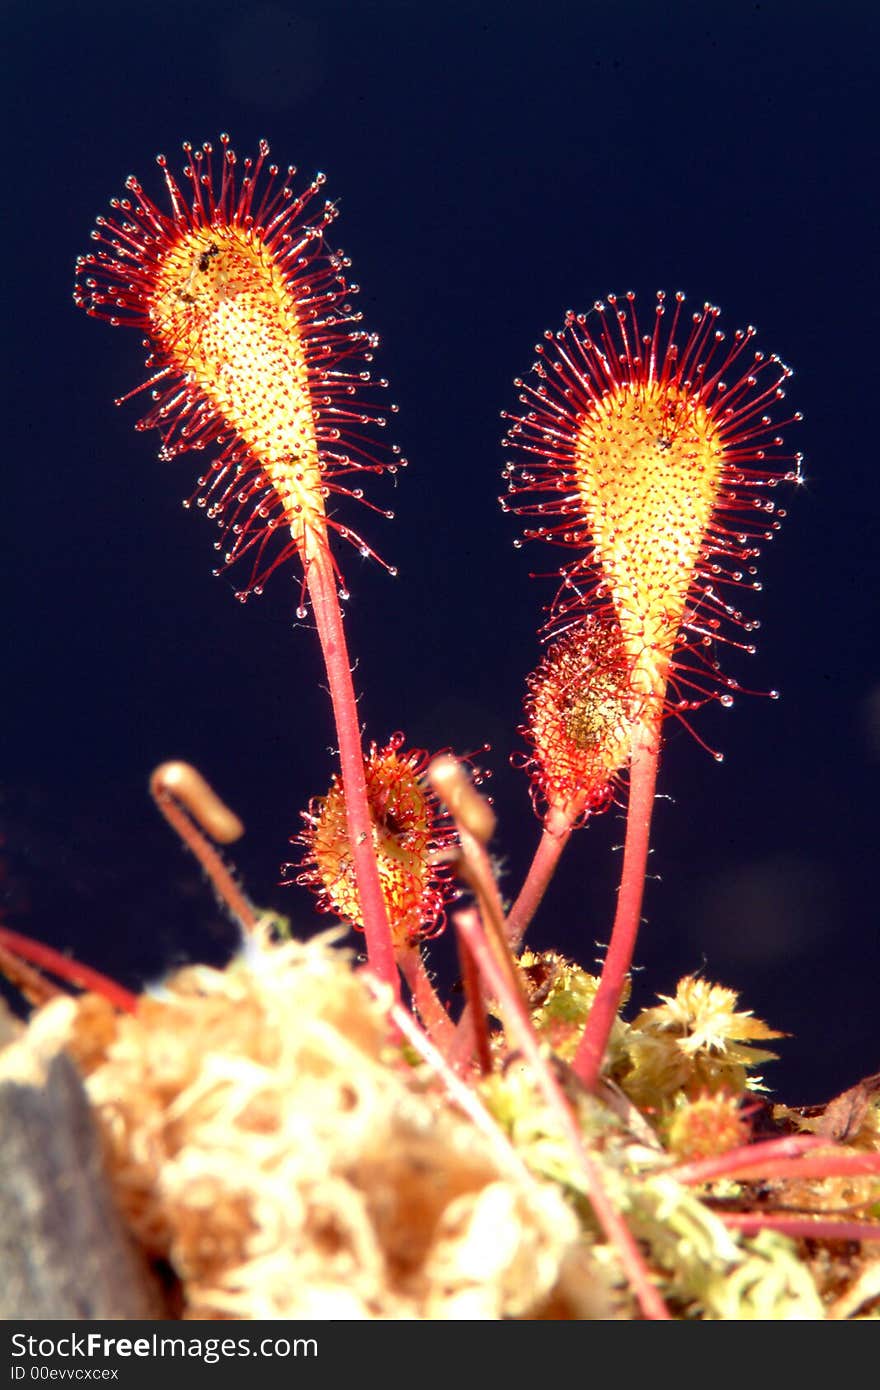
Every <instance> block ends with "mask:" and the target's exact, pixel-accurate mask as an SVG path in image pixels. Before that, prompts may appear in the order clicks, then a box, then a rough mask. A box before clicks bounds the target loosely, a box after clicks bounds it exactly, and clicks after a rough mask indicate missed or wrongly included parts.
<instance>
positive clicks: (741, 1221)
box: [716, 1211, 880, 1241]
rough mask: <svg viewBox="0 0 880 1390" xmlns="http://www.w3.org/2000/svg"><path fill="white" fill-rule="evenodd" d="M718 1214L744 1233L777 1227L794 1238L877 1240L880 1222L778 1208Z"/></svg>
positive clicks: (781, 1233) (783, 1233) (879, 1232)
mask: <svg viewBox="0 0 880 1390" xmlns="http://www.w3.org/2000/svg"><path fill="white" fill-rule="evenodd" d="M716 1215H717V1216H719V1217H720V1219H721V1220H722V1221H723V1222H724V1224H725V1226H730V1227H732V1228H733V1229H735V1230H737V1231H742V1233H743V1235H746V1236H753V1235H757V1233H758V1231H778V1232H779V1234H780V1235H783V1236H791V1237H792V1239H793V1240H859V1241H861V1240H878V1241H880V1223H878V1222H876V1221H875V1222H872V1221H840V1220H838V1219H837V1218H836V1217H833V1216H829V1217H821V1216H792V1215H788V1214H785V1215H781V1214H777V1213H775V1212H769V1211H765V1212H751V1211H722V1212H717V1213H716Z"/></svg>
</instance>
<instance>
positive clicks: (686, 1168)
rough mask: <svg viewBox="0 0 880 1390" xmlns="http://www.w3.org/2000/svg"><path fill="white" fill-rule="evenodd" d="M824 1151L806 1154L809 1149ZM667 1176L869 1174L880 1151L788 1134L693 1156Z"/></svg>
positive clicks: (691, 1179) (878, 1164)
mask: <svg viewBox="0 0 880 1390" xmlns="http://www.w3.org/2000/svg"><path fill="white" fill-rule="evenodd" d="M815 1149H822V1150H823V1152H822V1153H821V1154H819V1153H810V1155H809V1157H807V1156H806V1154H807V1153H808V1152H809V1151H810V1150H815ZM668 1173H669V1176H670V1177H673V1178H675V1179H676V1181H677V1182H683V1183H689V1184H690V1183H704V1182H716V1181H717V1180H718V1178H725V1179H728V1178H733V1179H737V1178H749V1177H754V1176H756V1175H758V1176H760V1177H762V1178H836V1177H858V1176H870V1175H873V1174H876V1173H880V1153H853V1152H852V1150H845V1149H835V1148H833V1147H831V1148H830V1147H829V1142H828V1140H827V1139H824V1138H822V1136H821V1135H791V1136H789V1137H788V1138H785V1139H768V1140H767V1141H766V1142H765V1143H761V1144H744V1145H742V1147H740V1148H736V1149H728V1151H727V1153H723V1154H715V1155H713V1157H711V1158H699V1159H694V1160H693V1162H691V1163H680V1164H678V1166H677V1167H675V1168H670V1169H669V1170H668Z"/></svg>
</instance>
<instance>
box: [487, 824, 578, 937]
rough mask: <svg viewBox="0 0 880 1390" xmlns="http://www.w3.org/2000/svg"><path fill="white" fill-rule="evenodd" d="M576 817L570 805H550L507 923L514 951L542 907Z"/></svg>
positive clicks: (507, 931) (507, 932)
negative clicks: (532, 857) (533, 854)
mask: <svg viewBox="0 0 880 1390" xmlns="http://www.w3.org/2000/svg"><path fill="white" fill-rule="evenodd" d="M576 820H577V814H573V815H572V814H569V811H568V809H563V808H562V807H560V806H551V807H550V809H549V810H548V812H547V814H546V816H545V817H544V829H543V832H542V834H541V839H540V840H539V842H538V848H537V849H536V850H535V857H534V859H533V860H532V862H531V864H530V865H529V871H528V873H527V874H526V878H525V882H524V883H523V886H522V888H521V889H520V891H519V896H518V897H517V900H516V902H515V903H514V904H513V907H512V908H511V909H510V912H509V913H508V914H507V921H506V922H505V924H504V933H505V936H506V937H507V944H508V945H509V946H510V948H511V950H514V951H515V950H516V949H517V948H518V947H519V945H520V943H521V941H522V939H523V937H524V936H525V932H526V928H527V927H528V925H529V923H530V922H531V920H532V918H533V917H534V915H535V913H536V912H537V910H538V908H539V907H540V905H541V901H542V899H543V897H544V894H545V893H546V891H547V886H548V884H549V882H550V880H551V878H552V877H553V875H554V873H555V872H556V865H557V864H558V863H559V859H560V856H561V854H562V851H563V850H564V849H565V846H566V845H567V844H568V841H569V837H570V835H571V832H572V830H573V828H574V825H575V821H576Z"/></svg>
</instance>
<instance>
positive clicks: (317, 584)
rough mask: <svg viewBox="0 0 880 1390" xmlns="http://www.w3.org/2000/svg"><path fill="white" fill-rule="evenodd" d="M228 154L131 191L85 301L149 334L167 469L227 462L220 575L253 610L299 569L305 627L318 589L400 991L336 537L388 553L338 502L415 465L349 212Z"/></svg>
mask: <svg viewBox="0 0 880 1390" xmlns="http://www.w3.org/2000/svg"><path fill="white" fill-rule="evenodd" d="M220 144H221V151H220V160H219V169H218V168H217V166H216V164H215V162H214V160H213V150H212V147H211V145H209V144H205V145H203V147H202V149H201V150H194V149H193V147H192V146H191V145H189V144H187V145H184V150H185V153H186V164H185V168H184V175H185V180H186V183H187V184H188V188H187V189H186V190H184V188H182V187H181V185H180V184H178V182H177V180H176V179H175V178H174V176H173V175H172V174H171V172H170V171H169V169H168V167H167V163H166V160H165V158H164V156H160V158H159V165H160V167H161V169H162V171H163V174H164V179H165V186H166V192H167V195H168V202H169V205H170V210H169V211H163V210H161V209H160V208H159V207H158V206H157V205H156V204H155V203H154V202H153V201H152V200H151V199H150V198H149V197H148V196H147V194H146V193H145V192H144V190H143V188H142V187H141V185H140V183H139V182H138V181H137V179H135V178H134V177H130V178H128V179H127V180H126V189H127V195H128V196H126V197H123V198H116V199H113V200H112V202H111V206H112V208H113V212H112V214H111V216H109V217H99V218H98V221H97V228H96V230H95V231H94V232H93V233H92V236H93V239H94V240H95V241H96V242H97V243H98V249H97V250H95V251H93V252H92V253H90V254H89V255H86V256H82V257H80V259H79V261H78V263H77V285H76V290H75V293H74V299H75V301H76V303H77V304H79V305H80V306H81V307H83V308H84V309H85V310H86V311H87V312H88V313H89V314H91V315H93V316H95V317H98V318H103V319H106V320H108V321H109V322H110V323H113V324H124V325H128V326H131V327H134V328H137V329H138V330H139V331H140V332H142V333H143V334H144V336H145V340H146V346H147V348H148V351H149V356H148V358H147V368H148V371H149V376H148V378H147V380H146V381H145V382H144V384H143V386H142V387H140V388H138V389H139V390H149V392H150V395H151V398H152V404H151V406H150V408H149V410H148V412H147V414H146V415H145V416H144V418H143V419H142V420H141V421H140V422H139V426H138V428H140V429H149V428H155V429H158V430H159V431H160V433H161V436H162V454H163V456H164V457H166V458H170V457H172V456H174V455H175V454H177V453H180V452H182V451H183V450H185V449H199V450H201V449H204V448H206V447H213V448H215V449H216V450H217V453H216V456H215V458H214V460H213V462H211V463H210V465H209V466H208V468H207V469H206V470H205V472H204V473H203V474H202V476H201V477H200V478H199V481H198V489H197V492H196V494H195V496H196V500H197V501H198V503H199V505H201V506H204V507H205V508H206V509H207V511H208V513H209V515H212V516H215V517H217V518H218V519H220V520H221V521H222V523H223V525H224V540H223V542H219V543H218V544H219V545H220V546H221V547H222V546H225V555H224V561H223V566H224V567H225V566H227V565H230V564H232V563H233V562H235V561H237V560H242V559H244V558H245V557H247V558H248V561H249V565H250V570H249V577H248V579H247V581H246V583H245V585H244V587H243V588H242V589H241V590H240V591H239V597H240V598H245V597H246V596H247V594H248V592H251V591H254V592H256V591H259V590H260V589H261V587H262V585H263V584H264V582H265V580H266V578H267V577H268V575H269V574H271V572H272V571H273V570H274V569H276V568H277V567H278V566H279V565H281V564H283V563H284V562H286V561H287V560H288V559H289V558H290V557H292V556H297V557H298V559H299V560H300V561H301V563H302V572H303V579H302V590H301V594H300V602H299V606H298V608H297V616H298V617H305V614H306V609H305V604H304V600H305V593H306V591H307V592H308V597H309V599H310V600H311V605H312V612H313V615H314V621H315V626H316V628H317V630H318V636H319V638H320V641H321V647H322V650H323V654H324V660H325V665H326V668H327V677H328V685H329V688H330V695H331V701H332V705H333V713H334V718H335V721H336V730H337V737H338V741H339V754H340V762H341V767H342V777H343V780H344V782H345V786H346V792H347V795H346V807H347V815H348V820H349V832H350V839H351V843H352V846H353V852H354V859H355V871H356V874H357V878H358V886H359V893H360V897H361V903H362V909H363V916H364V930H365V934H366V940H367V953H368V957H369V960H370V963H371V965H372V967H373V968H374V970H375V971H376V972H377V974H378V975H379V976H380V977H381V978H383V979H385V980H386V981H388V982H389V983H390V984H391V985H392V987H393V989H394V990H395V991H397V990H398V988H399V986H398V979H397V970H396V967H395V964H394V953H393V948H392V942H391V934H390V930H389V926H388V921H387V917H386V913H385V905H384V900H383V897H382V891H381V887H380V883H379V876H378V871H377V868H376V862H375V856H374V854H373V849H372V842H371V837H370V819H369V811H368V807H367V801H366V787H365V783H364V769H363V752H362V748H361V735H360V722H359V719H358V714H357V701H356V697H355V693H354V687H353V685H352V679H351V662H350V660H349V656H348V651H347V647H346V642H345V633H344V629H343V624H342V614H341V611H340V606H339V598H338V595H337V588H338V587H339V586H342V588H341V592H342V596H343V597H346V596H347V595H346V593H345V589H344V584H343V581H342V576H341V572H340V570H339V567H338V565H337V562H336V560H335V558H334V556H333V554H332V551H331V548H330V533H331V531H332V532H335V534H336V535H337V536H339V537H341V538H342V539H343V540H346V541H348V542H350V543H352V544H353V545H355V546H356V548H357V549H358V550H359V552H360V554H361V555H362V556H364V557H366V556H373V555H374V551H373V550H372V548H371V547H370V545H369V544H368V543H367V542H366V541H365V540H364V539H363V538H362V537H361V536H360V534H359V533H358V532H357V531H354V530H353V529H352V528H351V527H350V526H349V525H348V524H347V522H342V521H338V520H337V519H336V517H335V515H333V513H332V511H331V508H332V506H333V504H334V503H335V501H336V499H337V498H343V499H354V500H357V501H359V502H364V501H365V499H364V497H363V491H362V488H361V487H360V485H359V478H360V477H362V476H363V474H365V473H382V472H389V473H393V472H395V470H396V469H397V468H398V467H399V466H401V464H402V463H403V462H405V460H403V459H401V458H400V457H399V455H398V453H397V451H396V450H394V449H390V450H386V449H382V448H381V447H380V446H379V445H378V443H377V438H378V435H379V432H380V431H381V430H382V428H383V427H384V425H385V423H386V417H385V414H384V413H383V410H382V407H381V405H380V403H379V399H378V397H379V395H380V394H381V391H382V390H383V389H384V387H385V386H386V385H387V383H386V382H384V381H382V380H375V379H374V378H373V376H372V372H371V368H370V363H371V361H372V355H373V349H374V347H375V345H376V339H375V337H373V336H372V335H370V334H368V333H366V332H365V331H364V330H363V329H362V328H361V327H360V317H361V316H360V314H358V313H356V312H354V310H353V309H352V306H351V303H350V297H351V296H353V295H354V294H355V293H356V292H357V286H356V285H354V284H350V283H348V282H347V280H346V271H347V269H348V266H349V262H348V260H347V259H346V257H345V256H343V255H342V253H340V252H333V251H330V250H329V249H328V247H327V244H326V241H325V234H326V232H327V229H328V227H329V226H330V224H331V222H332V221H333V220H334V218H335V215H336V209H335V207H334V206H333V204H332V203H327V202H325V203H323V204H322V205H321V204H317V203H316V198H317V195H318V193H319V191H320V189H321V187H322V185H323V181H324V180H323V176H322V175H318V176H317V177H316V179H315V180H314V181H313V182H312V184H310V185H309V186H307V187H306V188H305V189H304V190H303V191H302V192H300V193H295V192H294V190H293V187H292V179H293V177H294V174H295V172H296V171H295V170H294V169H293V168H292V167H291V168H289V169H288V170H287V173H286V174H284V175H282V174H281V172H280V170H279V169H278V167H277V166H276V165H274V164H269V163H268V162H267V161H268V154H269V147H268V145H267V144H266V143H265V142H261V144H260V148H259V154H258V156H257V158H256V159H255V160H252V159H245V160H244V161H243V164H242V167H241V170H239V169H238V167H237V161H236V156H235V154H234V152H233V151H232V150H231V149H230V148H229V141H228V137H227V136H225V135H223V136H221V137H220ZM131 394H136V393H135V392H132V393H131ZM391 409H392V410H393V409H394V407H393V406H392V407H391ZM365 505H367V506H370V507H372V504H371V503H369V502H365ZM373 510H379V509H378V508H375V507H373ZM384 515H386V516H390V515H391V513H389V512H386V513H384ZM392 572H393V571H392Z"/></svg>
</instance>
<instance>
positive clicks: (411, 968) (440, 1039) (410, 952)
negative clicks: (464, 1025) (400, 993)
mask: <svg viewBox="0 0 880 1390" xmlns="http://www.w3.org/2000/svg"><path fill="white" fill-rule="evenodd" d="M397 963H398V965H399V966H400V971H401V974H402V975H403V978H404V979H405V980H406V983H407V984H408V985H409V989H410V993H411V994H412V997H413V1003H414V1004H415V1006H416V1011H417V1012H418V1015H419V1018H420V1019H421V1020H422V1023H423V1024H424V1026H425V1029H426V1030H427V1033H428V1036H429V1037H430V1038H431V1041H432V1042H434V1043H435V1044H436V1045H437V1046H438V1047H439V1048H440V1049H441V1051H442V1052H444V1053H446V1052H447V1051H448V1050H449V1048H450V1047H451V1046H452V1043H453V1042H454V1040H455V1024H454V1023H453V1022H452V1019H451V1018H450V1017H449V1014H448V1013H447V1012H446V1010H445V1009H444V1007H443V1005H442V1004H441V1002H440V1000H439V998H438V997H437V991H436V989H435V988H434V985H433V983H432V981H431V977H430V976H429V974H428V972H427V970H426V968H425V962H424V959H423V957H422V953H421V951H420V950H419V948H418V946H405V947H404V948H403V950H402V951H400V952H399V953H398V956H397Z"/></svg>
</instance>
